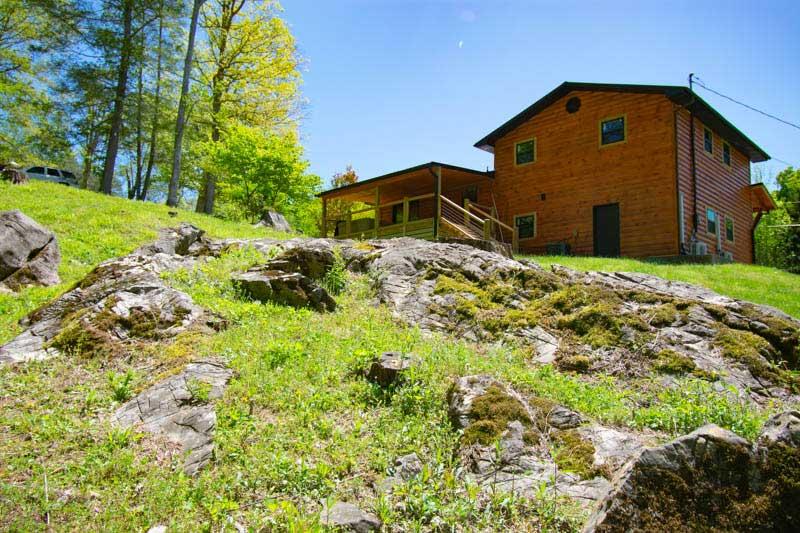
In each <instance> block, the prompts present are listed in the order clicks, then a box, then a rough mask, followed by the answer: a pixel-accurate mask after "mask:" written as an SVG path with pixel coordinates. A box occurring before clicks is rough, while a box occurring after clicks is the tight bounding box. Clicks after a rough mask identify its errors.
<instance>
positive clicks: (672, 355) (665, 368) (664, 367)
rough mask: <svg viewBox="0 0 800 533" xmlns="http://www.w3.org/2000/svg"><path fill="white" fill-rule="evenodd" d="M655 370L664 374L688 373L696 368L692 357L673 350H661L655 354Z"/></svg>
mask: <svg viewBox="0 0 800 533" xmlns="http://www.w3.org/2000/svg"><path fill="white" fill-rule="evenodd" d="M653 366H654V368H655V369H656V370H658V371H659V372H663V373H665V374H678V375H680V374H688V373H690V372H693V371H694V370H696V369H697V365H695V364H694V361H692V358H691V357H689V356H686V355H683V354H682V353H678V352H676V351H675V350H661V351H660V352H658V355H657V356H656V362H655V365H653Z"/></svg>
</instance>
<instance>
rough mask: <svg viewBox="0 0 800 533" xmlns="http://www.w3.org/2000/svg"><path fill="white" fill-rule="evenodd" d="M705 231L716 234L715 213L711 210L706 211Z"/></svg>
mask: <svg viewBox="0 0 800 533" xmlns="http://www.w3.org/2000/svg"><path fill="white" fill-rule="evenodd" d="M706 231H708V232H709V233H712V234H714V235H716V234H717V213H716V212H715V211H714V210H713V209H706Z"/></svg>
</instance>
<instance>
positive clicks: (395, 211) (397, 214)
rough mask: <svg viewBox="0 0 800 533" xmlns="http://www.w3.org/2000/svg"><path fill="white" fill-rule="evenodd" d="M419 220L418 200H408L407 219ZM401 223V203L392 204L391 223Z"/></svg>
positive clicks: (409, 220)
mask: <svg viewBox="0 0 800 533" xmlns="http://www.w3.org/2000/svg"><path fill="white" fill-rule="evenodd" d="M412 220H419V200H411V201H410V202H408V220H407V221H406V222H411V221H412ZM402 223H403V204H394V205H393V206H392V224H402Z"/></svg>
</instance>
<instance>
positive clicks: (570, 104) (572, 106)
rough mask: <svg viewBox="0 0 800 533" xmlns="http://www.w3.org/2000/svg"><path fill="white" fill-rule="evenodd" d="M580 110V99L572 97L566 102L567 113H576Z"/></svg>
mask: <svg viewBox="0 0 800 533" xmlns="http://www.w3.org/2000/svg"><path fill="white" fill-rule="evenodd" d="M580 108H581V99H580V98H578V97H577V96H573V97H572V98H570V99H569V100H567V113H576V112H577V111H578V109H580Z"/></svg>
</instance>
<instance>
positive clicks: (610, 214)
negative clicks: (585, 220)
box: [594, 204, 619, 257]
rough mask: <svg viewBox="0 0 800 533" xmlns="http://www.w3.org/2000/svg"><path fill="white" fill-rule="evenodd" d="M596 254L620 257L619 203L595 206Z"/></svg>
mask: <svg viewBox="0 0 800 533" xmlns="http://www.w3.org/2000/svg"><path fill="white" fill-rule="evenodd" d="M594 255H596V256H600V257H619V204H606V205H596V206H594Z"/></svg>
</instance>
